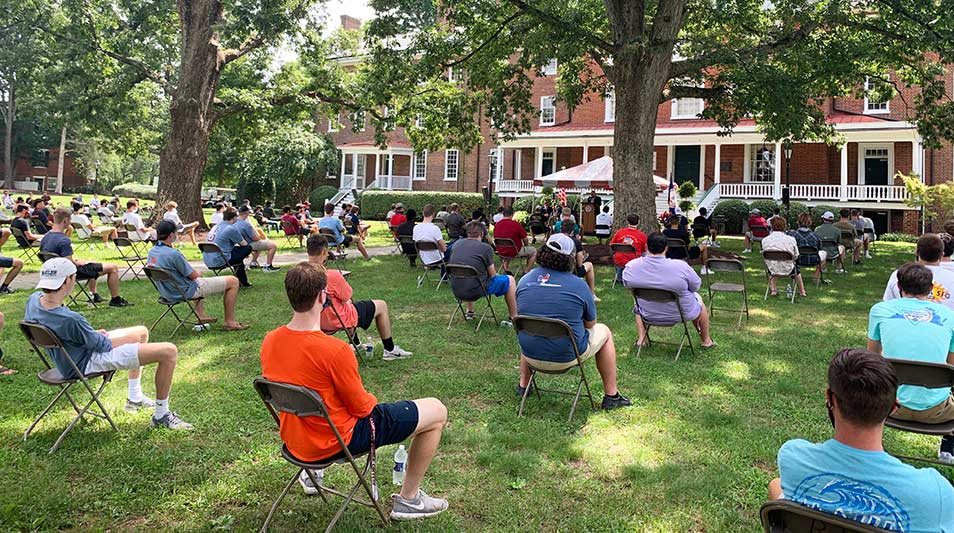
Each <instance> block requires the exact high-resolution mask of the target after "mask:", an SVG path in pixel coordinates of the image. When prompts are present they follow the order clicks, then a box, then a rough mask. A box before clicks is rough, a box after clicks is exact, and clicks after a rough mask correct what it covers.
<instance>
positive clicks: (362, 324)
mask: <svg viewBox="0 0 954 533" xmlns="http://www.w3.org/2000/svg"><path fill="white" fill-rule="evenodd" d="M354 308H355V310H356V311H357V312H358V327H359V328H361V329H363V330H365V331H367V329H368V328H369V327H371V324H372V323H373V322H374V313H375V312H376V311H377V307H376V306H375V305H374V302H373V301H371V300H362V301H360V302H354Z"/></svg>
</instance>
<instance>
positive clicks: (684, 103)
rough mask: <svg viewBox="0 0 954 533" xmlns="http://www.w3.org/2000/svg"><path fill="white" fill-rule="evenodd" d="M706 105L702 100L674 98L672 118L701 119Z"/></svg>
mask: <svg viewBox="0 0 954 533" xmlns="http://www.w3.org/2000/svg"><path fill="white" fill-rule="evenodd" d="M704 105H705V102H704V101H703V100H702V98H673V100H672V117H671V118H674V119H680V118H699V114H700V113H702V108H703V106H704Z"/></svg>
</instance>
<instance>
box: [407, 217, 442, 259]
mask: <svg viewBox="0 0 954 533" xmlns="http://www.w3.org/2000/svg"><path fill="white" fill-rule="evenodd" d="M412 236H413V238H414V241H415V242H417V241H429V242H437V243H439V242H441V241H442V240H444V234H442V233H441V229H440V228H438V227H437V226H436V225H435V224H434V223H432V222H424V223H421V224H417V225H416V226H414V234H413V235H412ZM443 258H444V254H443V253H441V251H440V250H433V251H426V252H421V261H422V262H423V263H424V264H425V265H429V264H431V263H437V262H438V261H440V260H441V259H443Z"/></svg>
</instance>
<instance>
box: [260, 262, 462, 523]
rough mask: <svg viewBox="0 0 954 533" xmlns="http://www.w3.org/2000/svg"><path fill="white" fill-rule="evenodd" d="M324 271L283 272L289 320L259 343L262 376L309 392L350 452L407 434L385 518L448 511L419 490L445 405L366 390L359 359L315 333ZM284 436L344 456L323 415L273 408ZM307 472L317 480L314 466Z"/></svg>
mask: <svg viewBox="0 0 954 533" xmlns="http://www.w3.org/2000/svg"><path fill="white" fill-rule="evenodd" d="M326 284H327V278H326V276H325V272H324V271H322V270H321V269H320V268H318V267H317V266H315V265H312V264H310V263H299V264H298V265H296V266H295V267H294V268H292V269H291V270H289V271H288V273H287V274H286V275H285V292H286V293H287V295H288V301H289V302H290V303H291V306H292V309H294V312H295V313H294V316H292V319H291V321H290V322H289V323H288V324H287V325H285V326H281V327H279V328H278V329H275V330H272V331H271V332H269V333H268V334H267V335H266V336H265V340H264V341H263V342H262V352H261V359H262V375H263V376H264V377H265V379H268V380H271V381H278V382H282V383H290V384H293V385H299V386H303V387H307V388H309V389H312V390H314V391H315V392H316V393H318V395H319V396H321V399H322V400H323V401H324V403H325V406H326V408H327V409H328V415H329V416H330V418H331V420H332V421H333V422H334V424H335V426H336V427H337V429H338V431H339V432H340V433H341V436H342V438H343V439H344V441H345V442H347V443H348V450H349V451H350V452H351V453H352V454H363V453H365V452H367V451H368V450H369V449H370V448H371V433H372V427H373V428H374V430H373V431H374V446H375V447H376V448H377V447H380V446H386V445H388V444H397V443H399V442H403V441H404V440H406V439H407V438H408V437H411V439H412V440H411V446H410V449H409V450H408V459H407V464H406V469H407V470H406V471H407V473H406V475H405V478H404V484H403V485H402V486H401V492H400V493H399V494H394V495H392V497H391V504H392V508H391V518H392V519H393V520H409V519H415V518H423V517H427V516H433V515H436V514H438V513H440V512H442V511H444V510H445V509H447V500H444V499H440V498H432V497H430V496H428V495H427V494H425V493H424V491H422V490H421V479H422V478H423V477H424V473H425V472H426V471H427V467H428V466H429V465H430V464H431V460H432V459H433V458H434V454H435V452H436V451H437V445H438V443H439V442H440V440H441V432H442V431H443V429H444V425H445V424H446V423H447V408H446V407H444V404H442V403H441V402H440V400H438V399H436V398H424V399H421V400H414V401H400V402H395V403H378V400H377V398H375V397H374V395H373V394H371V393H369V392H368V391H366V390H365V389H364V385H363V384H362V383H361V376H360V375H358V361H357V360H356V359H355V356H354V352H352V351H351V348H350V347H349V346H348V344H347V343H345V342H344V341H342V340H340V339H336V338H334V337H331V336H328V335H325V334H324V333H322V332H321V310H322V308H323V307H324V303H325V293H324V291H325V287H326ZM279 425H280V427H281V429H280V433H281V437H282V441H284V443H285V445H286V446H287V447H288V450H289V451H290V452H291V453H292V454H293V455H294V456H295V457H297V458H298V459H300V460H302V461H308V462H318V461H322V462H326V461H329V460H335V459H337V458H339V457H343V455H344V454H343V452H341V449H340V447H339V445H338V442H337V438H336V437H335V434H334V432H333V431H332V430H331V428H330V427H329V426H328V424H327V423H326V422H325V420H324V419H323V418H321V417H299V416H296V415H293V414H290V413H280V414H279ZM312 475H313V477H315V478H316V479H317V478H320V477H321V474H320V473H319V472H313V474H312ZM299 482H300V483H301V485H302V487H303V488H304V489H305V493H306V494H315V493H317V492H318V489H317V488H316V487H315V486H314V485H313V484H312V482H311V478H310V477H309V476H308V474H307V472H302V476H301V477H299Z"/></svg>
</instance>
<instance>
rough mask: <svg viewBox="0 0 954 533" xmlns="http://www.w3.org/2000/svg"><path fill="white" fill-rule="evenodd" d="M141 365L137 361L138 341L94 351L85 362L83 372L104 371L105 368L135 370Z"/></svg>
mask: <svg viewBox="0 0 954 533" xmlns="http://www.w3.org/2000/svg"><path fill="white" fill-rule="evenodd" d="M140 366H142V363H140V362H139V343H138V342H134V343H131V344H123V345H122V346H117V347H115V348H113V349H112V350H110V351H108V352H99V353H94V354H93V355H92V356H91V357H90V358H89V362H87V363H86V369H85V370H84V372H86V373H87V374H92V373H94V372H106V371H107V370H135V369H137V368H139V367H140Z"/></svg>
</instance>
